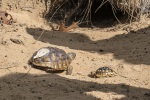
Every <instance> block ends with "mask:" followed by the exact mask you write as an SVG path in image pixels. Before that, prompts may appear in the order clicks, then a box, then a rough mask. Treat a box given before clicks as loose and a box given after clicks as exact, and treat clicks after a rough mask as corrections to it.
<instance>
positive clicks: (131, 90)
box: [0, 73, 150, 100]
mask: <svg viewBox="0 0 150 100" xmlns="http://www.w3.org/2000/svg"><path fill="white" fill-rule="evenodd" d="M23 75H24V74H22V73H20V74H9V75H7V76H4V77H1V78H0V90H1V91H0V100H40V99H41V100H104V99H103V98H99V99H98V98H96V97H94V96H92V95H90V94H88V95H87V94H86V92H92V91H97V92H104V93H111V94H112V93H113V94H114V95H123V98H121V99H119V100H150V94H149V93H150V89H146V88H139V87H134V86H129V85H126V84H98V83H95V82H87V81H80V80H76V79H67V78H64V77H61V76H59V75H56V74H45V75H31V74H28V75H26V76H25V77H23V78H21V79H19V80H17V79H18V78H20V77H21V76H23ZM16 80H17V81H16ZM113 100H118V99H117V98H116V99H115V98H114V99H113Z"/></svg>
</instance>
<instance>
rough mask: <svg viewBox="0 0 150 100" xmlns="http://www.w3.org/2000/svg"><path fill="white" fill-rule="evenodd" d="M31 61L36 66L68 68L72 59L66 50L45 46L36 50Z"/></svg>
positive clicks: (57, 68) (56, 68)
mask: <svg viewBox="0 0 150 100" xmlns="http://www.w3.org/2000/svg"><path fill="white" fill-rule="evenodd" d="M31 62H32V64H33V65H35V66H40V67H49V68H52V69H55V70H66V69H67V68H68V66H69V65H70V63H71V59H70V58H69V56H68V55H67V54H66V52H65V51H63V50H61V49H59V48H54V47H45V48H41V49H39V50H38V51H37V52H35V54H34V55H33V56H32V58H31Z"/></svg>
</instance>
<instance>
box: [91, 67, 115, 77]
mask: <svg viewBox="0 0 150 100" xmlns="http://www.w3.org/2000/svg"><path fill="white" fill-rule="evenodd" d="M90 76H91V77H94V78H102V77H113V76H116V72H115V71H114V70H113V69H111V68H110V67H100V68H99V69H97V70H96V71H94V72H91V74H90Z"/></svg>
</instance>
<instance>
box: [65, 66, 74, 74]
mask: <svg viewBox="0 0 150 100" xmlns="http://www.w3.org/2000/svg"><path fill="white" fill-rule="evenodd" d="M72 70H73V67H72V66H69V67H68V68H67V72H66V75H71V73H72Z"/></svg>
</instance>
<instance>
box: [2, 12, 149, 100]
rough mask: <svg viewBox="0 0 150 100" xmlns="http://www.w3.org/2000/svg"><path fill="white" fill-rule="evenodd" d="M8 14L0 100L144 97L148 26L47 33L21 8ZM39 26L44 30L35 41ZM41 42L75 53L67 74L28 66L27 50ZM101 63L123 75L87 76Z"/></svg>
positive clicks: (140, 99) (146, 90)
mask: <svg viewBox="0 0 150 100" xmlns="http://www.w3.org/2000/svg"><path fill="white" fill-rule="evenodd" d="M10 13H11V14H12V15H13V17H14V18H17V23H16V24H14V25H12V26H5V27H4V28H2V29H1V32H0V40H1V44H0V52H1V53H0V68H1V69H0V75H1V77H0V100H40V99H41V100H150V78H149V76H150V61H149V59H150V28H149V27H146V28H142V29H139V30H137V31H136V32H133V33H127V32H125V31H116V32H104V31H100V30H97V31H96V30H89V29H86V28H85V29H82V28H78V29H76V30H74V31H73V32H70V33H67V32H66V33H62V32H53V31H51V30H50V28H49V27H48V26H46V25H45V24H44V23H43V21H42V19H40V18H37V17H33V16H31V15H29V14H28V13H26V12H20V13H13V12H10ZM22 19H23V20H22ZM42 29H43V30H44V34H43V35H42V37H41V38H40V39H39V40H37V41H36V39H37V38H38V37H39V36H40V34H41V32H42ZM11 38H12V39H19V40H21V41H23V43H24V45H22V44H15V43H13V42H11V40H10V39H11ZM35 41H36V43H34V42H35ZM45 46H54V47H59V48H61V49H63V50H65V51H66V52H75V53H76V54H77V57H76V59H75V60H74V61H73V63H72V66H74V70H73V73H72V75H70V76H68V75H65V73H59V74H51V73H46V72H44V71H40V70H38V69H34V68H30V66H28V64H27V62H28V60H29V58H30V57H31V56H32V54H33V53H34V52H35V51H36V50H38V49H39V48H41V47H45ZM102 66H111V67H112V68H113V69H114V70H115V71H117V72H118V73H119V74H120V75H123V76H126V77H128V78H123V77H121V76H116V77H112V78H99V79H93V78H90V77H88V74H89V73H90V72H91V71H94V70H96V69H97V68H99V67H102ZM27 72H28V74H27V75H25V73H27ZM24 75H25V76H24Z"/></svg>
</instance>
